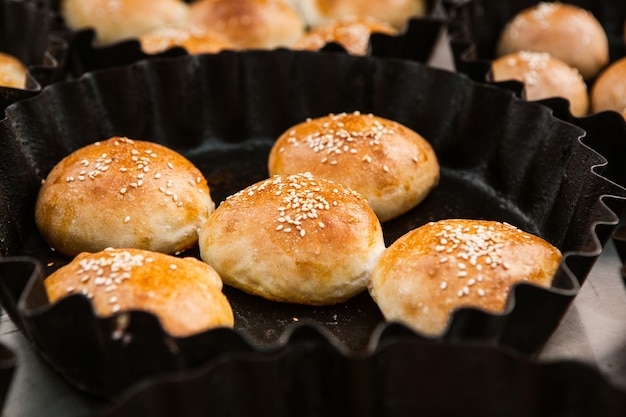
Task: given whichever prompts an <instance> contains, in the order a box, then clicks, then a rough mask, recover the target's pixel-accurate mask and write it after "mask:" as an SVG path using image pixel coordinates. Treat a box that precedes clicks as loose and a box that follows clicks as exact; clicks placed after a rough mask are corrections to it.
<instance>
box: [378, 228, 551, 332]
mask: <svg viewBox="0 0 626 417" xmlns="http://www.w3.org/2000/svg"><path fill="white" fill-rule="evenodd" d="M560 260H561V252H560V251H559V250H558V249H557V248H556V247H554V246H552V245H551V244H550V243H548V242H546V241H545V240H543V239H541V238H539V237H537V236H535V235H532V234H529V233H526V232H524V231H522V230H519V229H517V228H515V227H513V226H511V225H509V224H506V223H499V222H496V221H488V220H466V219H450V220H441V221H438V222H431V223H428V224H426V225H424V226H421V227H418V228H417V229H414V230H412V231H410V232H408V233H407V234H405V235H404V236H402V237H400V238H399V239H398V240H396V241H395V242H394V243H393V244H392V245H391V246H389V247H388V248H387V249H386V250H385V252H384V253H383V254H382V255H381V257H380V258H379V261H378V263H377V264H376V266H375V267H374V270H373V271H372V279H371V284H370V287H369V291H370V294H371V295H372V298H373V299H374V300H375V302H376V303H377V304H378V306H379V308H380V310H381V312H382V313H383V315H384V317H385V319H386V320H389V321H399V322H402V323H405V324H406V325H408V326H409V327H411V328H413V329H415V330H417V331H419V332H422V333H424V334H427V335H439V334H441V333H442V332H443V331H444V330H445V328H446V326H447V325H448V321H449V317H450V313H451V312H452V311H453V310H455V309H457V308H459V307H475V308H478V309H482V310H485V311H489V312H492V313H499V312H502V311H503V310H504V307H505V305H506V300H507V298H508V296H509V292H510V289H511V286H512V285H513V284H515V283H519V282H526V283H532V284H536V285H539V286H542V287H549V286H550V285H551V282H552V278H553V276H554V274H555V272H556V270H557V268H558V266H559V263H560Z"/></svg>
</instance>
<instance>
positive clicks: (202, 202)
mask: <svg viewBox="0 0 626 417" xmlns="http://www.w3.org/2000/svg"><path fill="white" fill-rule="evenodd" d="M214 209H215V203H214V202H213V200H212V199H211V195H210V190H209V186H208V184H207V182H206V179H205V178H204V176H203V175H202V173H201V172H200V170H198V168H196V167H195V166H194V165H193V164H192V163H191V162H190V161H189V160H187V159H186V158H185V157H183V156H182V155H180V154H179V153H177V152H176V151H174V150H172V149H169V148H167V147H165V146H162V145H159V144H156V143H151V142H145V141H138V140H132V139H128V138H124V137H112V138H110V139H107V140H105V141H102V142H96V143H93V144H91V145H87V146H85V147H83V148H80V149H78V150H76V151H74V152H73V153H71V154H70V155H68V156H66V157H65V158H64V159H63V160H61V161H60V162H59V163H58V164H57V165H56V166H55V167H54V168H53V169H52V170H51V171H50V173H49V174H48V177H47V178H46V179H45V181H44V183H43V185H42V187H41V189H40V191H39V195H38V197H37V202H36V206H35V220H36V223H37V226H38V228H39V231H40V232H41V234H42V236H43V238H44V239H45V240H46V241H47V242H48V243H49V244H50V245H51V246H52V247H53V248H54V249H55V250H56V251H57V252H60V253H62V254H65V255H68V256H75V255H77V254H78V253H80V252H98V251H101V250H103V249H105V248H108V247H116V248H120V247H123V248H126V247H128V248H138V249H145V250H152V251H156V252H163V253H176V252H179V251H182V250H185V249H189V248H191V247H194V246H196V245H197V242H198V229H199V228H200V226H201V224H202V223H203V222H204V221H206V220H207V218H208V217H209V215H210V214H211V213H212V212H213V210H214Z"/></svg>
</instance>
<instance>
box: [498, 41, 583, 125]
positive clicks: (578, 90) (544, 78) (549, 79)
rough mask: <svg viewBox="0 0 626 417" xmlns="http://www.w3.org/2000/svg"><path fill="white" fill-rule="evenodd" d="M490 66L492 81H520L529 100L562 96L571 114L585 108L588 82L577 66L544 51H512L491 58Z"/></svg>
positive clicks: (579, 114)
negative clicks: (567, 101) (492, 59)
mask: <svg viewBox="0 0 626 417" xmlns="http://www.w3.org/2000/svg"><path fill="white" fill-rule="evenodd" d="M492 70H493V80H494V81H506V80H518V81H521V82H523V83H524V89H525V91H526V98H527V99H528V100H531V101H534V100H542V99H545V98H550V97H564V98H566V99H568V100H569V102H570V111H571V112H572V114H573V115H574V116H578V117H582V116H584V115H586V114H587V112H588V109H589V93H588V91H587V84H585V81H584V80H583V78H582V76H581V75H580V73H579V72H578V70H577V69H576V68H574V67H570V66H569V65H567V64H566V63H565V62H563V61H561V60H560V59H558V58H555V57H553V56H551V55H550V54H549V53H547V52H529V51H519V52H513V53H510V54H508V55H504V56H502V57H499V58H496V59H495V60H494V61H492Z"/></svg>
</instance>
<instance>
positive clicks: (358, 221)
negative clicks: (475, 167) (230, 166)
mask: <svg viewBox="0 0 626 417" xmlns="http://www.w3.org/2000/svg"><path fill="white" fill-rule="evenodd" d="M199 246H200V254H201V256H202V259H203V260H204V261H205V262H207V263H208V264H209V265H211V266H213V268H215V270H216V271H218V273H219V274H220V276H221V277H222V279H223V280H224V283H225V284H227V285H231V286H233V287H237V288H239V289H241V290H243V291H246V292H248V293H250V294H254V295H258V296H261V297H264V298H266V299H269V300H274V301H282V302H291V303H299V304H311V305H327V304H335V303H339V302H342V301H345V300H347V299H348V298H350V297H352V296H354V295H356V294H357V293H360V292H362V291H363V290H365V288H366V286H367V282H368V279H369V272H370V269H371V267H372V266H373V264H374V262H375V260H376V259H377V257H378V256H379V255H380V253H381V252H382V251H383V250H384V247H385V246H384V240H383V234H382V228H381V225H380V222H379V221H378V219H377V218H376V215H375V214H374V212H373V211H372V210H371V208H370V207H369V206H368V205H367V203H366V202H365V201H364V200H363V199H362V198H361V197H359V196H358V195H357V194H356V193H355V192H354V191H352V190H349V189H346V188H344V187H342V186H340V185H338V184H334V183H332V182H330V181H327V180H324V179H315V178H314V177H313V176H311V175H310V174H308V173H306V174H295V175H287V176H279V175H277V176H274V177H272V178H269V179H267V180H265V181H261V182H259V183H257V184H254V185H252V186H250V187H248V188H246V189H244V190H242V191H240V192H239V193H237V194H235V195H233V196H231V197H229V198H227V199H226V200H225V201H224V202H222V203H221V205H220V206H219V207H218V208H217V209H216V210H215V212H214V213H213V215H212V216H211V218H210V219H209V221H208V222H207V223H206V224H205V225H204V226H203V227H202V230H201V231H200V241H199Z"/></svg>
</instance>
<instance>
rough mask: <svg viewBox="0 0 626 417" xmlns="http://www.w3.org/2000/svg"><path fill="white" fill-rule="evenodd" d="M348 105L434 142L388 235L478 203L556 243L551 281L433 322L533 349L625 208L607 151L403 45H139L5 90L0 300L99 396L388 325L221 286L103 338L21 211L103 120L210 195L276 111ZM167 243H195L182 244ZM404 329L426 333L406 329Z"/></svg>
mask: <svg viewBox="0 0 626 417" xmlns="http://www.w3.org/2000/svg"><path fill="white" fill-rule="evenodd" d="M355 110H358V111H361V112H364V113H369V112H371V113H374V114H376V115H379V116H382V117H386V118H389V119H393V120H396V121H398V122H400V123H403V124H405V125H407V126H408V127H410V128H412V129H414V130H416V131H417V132H419V133H420V134H422V135H423V136H424V137H425V138H426V139H427V140H429V141H430V142H431V143H432V145H433V147H434V149H435V152H436V153H437V156H438V158H439V159H440V163H441V166H442V177H441V181H440V184H439V185H438V187H437V188H436V189H434V190H433V192H432V193H431V194H430V195H429V196H428V198H427V199H426V200H425V201H424V202H422V203H421V204H420V205H419V206H418V207H416V208H415V209H414V210H411V211H410V212H408V213H406V214H405V215H403V216H401V217H399V218H397V219H395V220H393V221H390V222H387V223H385V224H383V231H384V235H385V241H386V243H387V245H389V244H391V243H392V242H393V241H394V240H395V239H397V238H398V237H399V236H401V235H402V234H404V233H406V232H407V231H408V230H411V229H413V228H415V227H417V226H420V225H422V224H424V223H426V222H429V221H434V220H438V219H444V218H451V217H461V218H489V219H494V220H500V221H507V222H509V223H512V224H514V225H517V226H518V227H520V228H522V229H525V230H527V231H530V232H532V233H535V234H538V235H540V236H542V237H544V238H545V239H547V240H548V241H550V242H552V243H553V244H555V245H556V246H557V247H559V248H560V249H561V250H562V251H563V252H564V260H563V262H562V264H561V266H560V268H559V270H558V272H557V274H556V276H555V280H554V283H553V287H552V288H550V289H541V288H538V287H534V286H531V285H527V284H520V285H517V286H516V287H515V288H514V289H513V291H512V295H511V297H510V299H509V302H508V303H507V307H506V310H505V312H504V313H503V314H488V313H485V312H482V311H479V310H475V309H461V310H459V311H457V312H455V314H454V315H453V316H452V319H451V320H450V322H449V326H448V329H447V331H446V332H445V334H444V335H443V336H442V337H441V338H440V340H441V341H443V342H455V341H461V340H462V341H466V340H474V341H482V342H485V343H489V344H493V345H497V346H502V347H506V348H510V349H512V350H515V351H517V352H520V353H524V354H531V355H532V354H533V353H535V352H537V351H538V350H539V349H540V348H541V346H542V344H543V343H544V342H545V341H546V340H547V339H548V338H549V336H550V335H551V333H552V332H553V331H554V329H555V328H556V327H557V326H558V324H559V322H560V319H561V318H562V316H563V315H564V313H565V311H566V310H567V308H568V306H569V304H570V302H571V301H572V299H573V298H574V297H575V296H576V294H577V292H578V290H579V288H580V285H581V284H582V283H583V282H584V280H585V278H586V276H587V274H588V273H589V271H590V269H591V267H592V266H593V264H594V262H595V260H596V259H597V257H598V256H599V254H600V253H601V251H602V247H603V245H604V244H605V243H606V241H607V240H608V239H609V236H610V234H611V233H612V230H613V228H614V227H615V225H616V224H617V212H618V211H619V210H623V208H622V202H623V201H624V193H625V191H624V189H623V188H622V187H620V186H618V185H617V184H615V183H613V182H611V181H609V180H607V179H606V178H605V177H604V176H603V175H602V172H603V171H605V170H606V169H607V166H608V165H610V164H611V163H610V162H607V159H606V158H605V157H604V156H603V155H601V154H599V153H598V152H596V151H595V150H593V149H592V148H590V147H589V146H586V145H584V144H583V143H582V141H583V140H584V138H585V131H584V130H583V129H581V128H579V127H577V126H574V125H573V124H570V123H566V122H564V121H562V120H559V119H557V118H556V117H554V116H553V114H552V111H550V109H549V108H548V107H546V106H542V105H537V104H533V103H527V102H525V101H523V100H520V99H518V98H517V97H515V95H514V94H512V93H511V92H509V91H505V90H502V89H499V88H494V87H492V86H487V85H482V84H479V83H474V82H472V81H470V80H469V79H468V78H467V77H465V76H462V75H458V74H454V73H451V72H448V71H443V70H437V69H434V68H430V67H428V66H426V65H423V64H420V63H418V62H410V61H404V60H394V59H381V58H373V57H354V56H348V55H346V54H318V53H311V52H293V51H287V50H277V51H248V52H231V51H227V52H222V53H220V54H215V55H202V56H181V57H173V58H160V59H151V60H144V61H140V62H138V63H136V64H133V65H131V66H127V67H118V68H112V69H108V70H102V71H98V72H94V73H90V74H86V75H84V76H82V77H81V78H79V79H77V80H73V81H68V82H63V83H59V84H55V85H52V86H50V87H48V88H46V89H45V90H44V91H43V92H42V93H41V94H39V95H37V96H36V97H33V98H31V99H28V100H24V101H20V102H18V103H15V104H13V105H11V106H9V107H8V108H7V118H6V119H5V120H3V121H2V122H1V123H0V140H2V146H1V147H0V150H1V152H2V158H0V160H2V161H3V162H2V164H0V192H1V193H2V194H1V196H0V197H1V198H0V202H2V205H0V215H2V216H3V219H4V220H5V221H3V222H2V224H3V225H4V226H3V227H4V229H3V230H2V233H3V236H2V245H3V246H2V248H1V249H2V253H3V255H4V256H5V258H4V259H3V260H2V262H0V287H1V288H0V297H1V301H2V305H3V307H5V309H6V310H7V312H8V313H9V315H10V316H11V318H12V320H13V321H14V322H15V323H16V324H17V325H18V326H19V327H20V328H21V329H22V330H23V331H24V332H25V334H26V336H27V337H29V338H30V339H31V340H32V341H33V344H34V345H35V347H36V348H37V349H38V350H39V352H40V353H41V354H42V355H43V356H44V357H45V358H46V359H47V360H48V362H49V363H50V364H51V366H53V367H54V368H55V369H56V370H57V371H59V373H60V374H61V375H62V376H63V377H65V378H66V379H67V380H68V381H70V382H71V383H72V384H73V385H75V386H77V387H79V388H80V389H83V390H87V391H90V392H93V393H96V394H98V395H102V396H105V397H110V396H112V395H115V394H117V393H119V392H121V390H123V389H124V388H125V387H127V386H128V385H130V384H132V383H133V382H136V381H138V380H140V379H143V378H145V377H148V376H151V375H154V374H157V373H161V372H166V371H175V370H181V369H194V368H196V367H197V366H200V365H201V364H204V363H206V362H207V361H210V360H212V359H215V358H218V357H219V356H220V355H221V354H224V353H226V352H240V353H243V354H245V353H258V352H268V351H269V352H271V351H274V350H276V349H279V348H281V347H288V346H290V344H291V335H292V329H294V328H297V329H300V330H298V331H299V332H302V333H303V334H306V335H317V336H315V337H314V339H315V338H319V337H322V338H324V339H328V343H329V345H330V346H331V347H332V349H334V350H336V351H337V352H340V353H341V354H345V355H353V354H357V355H364V357H367V355H368V354H370V353H371V352H372V351H373V349H376V347H377V346H378V344H379V343H382V342H384V338H385V334H387V333H385V331H384V329H385V328H386V327H387V326H388V325H389V324H387V323H385V322H384V321H383V320H382V317H381V314H380V312H379V310H378V309H377V307H376V305H375V304H374V303H373V301H372V300H371V299H370V298H369V296H368V295H367V294H361V295H359V296H357V297H355V298H354V299H352V300H350V301H348V302H347V303H343V304H339V305H336V306H330V307H306V306H296V305H290V304H278V303H273V302H269V301H266V300H263V299H260V298H257V297H253V296H250V295H247V294H244V293H242V292H240V291H237V290H235V289H233V288H225V292H226V294H227V296H228V297H229V299H230V300H231V303H232V304H233V308H234V310H235V330H234V331H232V330H227V329H218V330H214V331H208V332H205V333H203V334H199V335H196V336H192V337H189V338H172V337H170V336H168V335H167V334H166V333H165V332H164V331H163V329H162V328H161V327H160V324H159V323H158V320H156V318H155V317H154V316H152V315H150V314H148V313H143V312H131V313H130V317H131V326H129V328H128V330H127V331H128V332H129V333H128V334H129V337H127V338H121V339H112V338H111V337H109V335H110V333H111V329H113V328H114V327H115V321H116V319H115V318H96V317H95V316H94V314H93V310H92V309H91V306H90V303H89V301H88V300H87V299H86V298H85V297H83V296H81V295H76V296H71V297H68V298H66V299H64V300H63V301H61V302H59V303H57V304H55V305H53V306H50V305H49V303H48V302H47V297H46V295H45V291H44V290H43V286H42V280H43V278H44V277H45V276H47V275H48V274H49V273H51V272H52V271H53V270H54V269H56V268H58V267H60V266H61V265H64V264H65V263H67V262H68V259H65V258H63V257H61V256H59V255H57V254H55V253H54V252H52V251H51V250H50V249H49V248H48V246H47V245H46V244H45V242H43V240H42V238H41V236H40V235H39V233H38V231H37V229H36V226H35V224H34V215H33V210H34V201H35V198H36V194H37V191H38V189H39V187H40V184H41V180H42V178H44V177H45V176H46V175H47V173H48V171H49V170H50V169H51V168H52V166H53V165H54V164H55V163H56V162H58V161H59V160H60V159H61V158H62V157H64V156H65V155H67V154H68V153H70V152H71V151H73V150H75V149H77V148H79V147H81V146H83V145H86V144H88V143H92V142H95V141H98V140H102V139H103V138H107V137H109V136H113V135H122V136H128V137H131V138H135V139H144V140H151V141H155V142H158V143H161V144H164V145H166V146H169V147H172V148H173V149H176V150H178V151H180V152H181V153H182V154H183V155H185V156H186V157H188V158H189V159H190V160H191V161H192V162H193V163H194V164H196V165H197V166H198V167H199V168H200V169H201V170H202V171H203V173H204V174H205V176H206V178H207V180H208V182H209V185H210V186H211V190H212V196H213V198H214V200H215V201H216V202H220V201H222V200H223V199H225V198H226V197H227V196H228V195H231V194H232V193H234V192H236V191H239V190H241V189H243V188H244V187H246V186H248V185H250V184H252V183H254V182H257V181H259V180H261V179H264V178H267V175H268V174H267V165H266V161H267V156H268V153H269V150H270V148H271V146H272V144H273V142H274V140H275V139H276V138H277V137H278V135H279V134H280V133H282V132H283V131H285V130H286V129H287V128H288V127H290V126H292V125H294V124H296V123H299V122H301V121H303V120H304V119H306V118H307V117H317V116H322V115H326V114H328V113H339V112H343V111H355ZM598 140H601V138H598ZM183 255H193V256H197V250H191V251H189V252H187V253H184V254H183ZM302 333H299V334H302ZM379 336H380V337H379ZM403 337H405V338H407V339H409V340H422V339H423V340H429V339H428V338H425V337H423V336H421V335H419V334H417V333H415V332H412V331H406V332H404V336H403ZM128 341H130V342H128Z"/></svg>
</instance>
